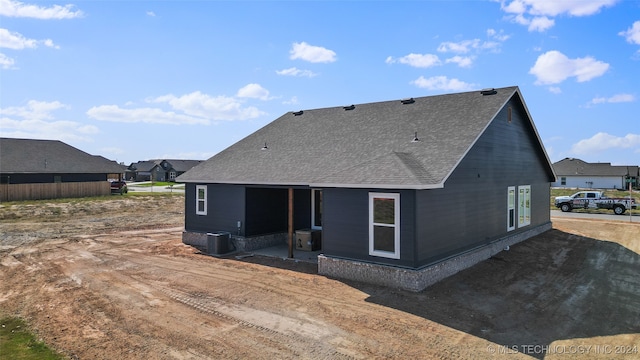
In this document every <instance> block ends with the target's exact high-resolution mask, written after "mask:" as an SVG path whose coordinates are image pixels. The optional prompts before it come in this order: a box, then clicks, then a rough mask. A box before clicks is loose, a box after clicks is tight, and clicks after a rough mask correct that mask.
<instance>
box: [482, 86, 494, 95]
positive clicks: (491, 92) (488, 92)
mask: <svg viewBox="0 0 640 360" xmlns="http://www.w3.org/2000/svg"><path fill="white" fill-rule="evenodd" d="M497 93H498V91H496V89H494V88H486V89H482V90H480V94H482V95H494V94H497Z"/></svg>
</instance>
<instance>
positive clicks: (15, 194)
mask: <svg viewBox="0 0 640 360" xmlns="http://www.w3.org/2000/svg"><path fill="white" fill-rule="evenodd" d="M109 194H111V186H110V185H109V182H108V181H91V182H68V183H48V184H0V201H21V200H41V199H57V198H73V197H85V196H101V195H109Z"/></svg>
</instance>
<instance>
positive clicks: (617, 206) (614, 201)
mask: <svg viewBox="0 0 640 360" xmlns="http://www.w3.org/2000/svg"><path fill="white" fill-rule="evenodd" d="M554 204H555V206H556V207H557V208H559V209H560V210H562V211H563V212H568V211H571V210H572V209H609V210H613V212H614V213H615V214H616V215H622V214H624V212H625V211H627V209H635V208H636V207H637V205H636V201H635V199H633V198H631V197H628V198H608V197H606V196H604V195H602V191H580V192H577V193H575V194H573V195H571V196H556V198H555V199H554Z"/></svg>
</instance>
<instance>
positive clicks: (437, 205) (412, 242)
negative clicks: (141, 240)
mask: <svg viewBox="0 0 640 360" xmlns="http://www.w3.org/2000/svg"><path fill="white" fill-rule="evenodd" d="M178 180H179V181H181V182H185V183H187V184H186V193H185V196H186V198H185V230H184V233H183V242H184V243H186V244H194V245H195V244H202V242H203V241H206V237H207V236H209V235H207V234H208V233H210V234H214V233H221V232H228V233H230V234H231V238H232V241H233V244H234V245H235V247H236V248H237V249H239V250H251V249H254V248H255V247H259V246H267V245H271V244H273V243H279V242H288V243H289V249H291V246H292V245H291V242H292V232H293V231H297V230H301V229H303V230H306V229H318V230H321V252H322V254H321V255H319V256H318V272H319V273H320V274H323V275H327V276H331V277H335V278H343V279H351V280H356V281H363V282H369V283H376V284H381V285H387V286H394V287H399V288H403V289H408V290H413V291H420V290H422V289H424V288H426V287H427V286H429V285H431V284H433V283H434V282H436V281H438V280H440V279H442V278H444V277H446V276H449V275H451V274H453V273H455V272H457V271H459V270H461V269H464V268H467V267H469V266H472V265H473V264H475V263H477V262H479V261H482V260H484V259H487V258H489V257H490V256H493V255H494V254H496V253H497V252H500V251H502V250H503V249H505V248H507V247H508V246H510V245H513V244H515V243H517V242H520V241H522V240H525V239H527V238H529V237H532V236H535V235H537V234H540V233H542V232H544V231H547V230H549V229H550V228H551V221H550V215H549V196H550V184H551V182H553V181H555V174H554V172H553V167H552V166H551V162H550V161H549V158H548V156H547V153H546V151H545V149H544V147H543V144H542V141H541V140H540V136H539V134H538V132H537V130H536V128H535V126H534V123H533V121H532V118H531V115H530V114H529V110H528V109H527V106H526V105H525V102H524V99H523V97H522V94H521V92H520V89H519V88H518V87H517V86H513V87H505V88H499V89H485V90H482V91H472V92H463V93H455V94H446V95H437V96H428V97H418V98H408V99H402V100H400V99H399V100H392V101H383V102H374V103H367V104H358V105H348V106H338V107H329V108H321V109H313V110H304V111H296V112H289V113H286V114H284V115H282V116H281V117H280V118H278V119H276V120H275V121H273V122H271V123H269V124H267V125H266V126H264V127H263V128H261V129H259V130H257V131H256V132H254V133H253V134H251V135H249V136H247V137H246V138H244V139H242V140H240V141H239V142H237V143H235V144H233V145H232V146H230V147H229V148H227V149H225V150H223V151H222V152H220V153H218V154H217V155H215V156H213V157H212V158H210V159H209V160H207V161H205V162H203V163H202V164H200V165H198V166H196V167H194V168H192V169H191V170H189V171H187V172H186V173H184V174H183V175H181V176H180V177H178ZM290 256H291V250H290Z"/></svg>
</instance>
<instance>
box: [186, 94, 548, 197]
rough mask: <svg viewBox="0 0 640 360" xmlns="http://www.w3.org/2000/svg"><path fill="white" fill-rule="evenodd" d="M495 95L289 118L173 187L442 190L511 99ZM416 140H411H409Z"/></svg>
mask: <svg viewBox="0 0 640 360" xmlns="http://www.w3.org/2000/svg"><path fill="white" fill-rule="evenodd" d="M496 90H497V91H496V92H495V93H492V94H491V95H483V94H482V93H481V92H480V91H474V92H465V93H456V94H447V95H437V96H428V97H420V98H415V99H413V102H407V103H405V102H404V101H400V100H395V101H384V102H377V103H368V104H360V105H355V106H354V107H342V106H340V107H331V108H322V109H314V110H305V111H302V112H298V113H293V112H289V113H286V114H284V115H283V116H281V117H280V118H278V119H276V120H274V121H273V122H271V123H269V124H267V125H266V126H265V127H263V128H261V129H259V130H258V131H256V132H254V133H253V134H251V135H249V136H247V137H246V138H244V139H242V140H240V141H239V142H237V143H236V144H234V145H232V146H230V147H229V148H227V149H225V150H224V151H222V152H220V153H219V154H217V155H215V156H213V157H212V158H211V159H209V160H207V161H206V162H204V163H202V164H200V165H198V166H196V167H194V168H193V169H191V170H189V171H187V172H186V173H185V174H183V175H181V176H180V177H179V178H178V180H179V181H184V182H212V183H244V184H280V185H296V184H302V185H311V186H325V187H326V186H349V187H357V186H361V187H369V186H372V187H373V186H375V187H380V188H436V187H443V186H444V182H445V180H446V179H447V177H448V176H449V175H450V174H451V173H452V171H453V170H454V169H455V167H456V166H457V164H458V163H459V162H460V161H461V159H462V158H463V157H464V155H465V154H466V153H467V152H468V151H469V149H470V148H471V147H472V146H473V144H474V143H475V142H476V141H477V139H478V138H479V137H480V135H481V134H482V133H483V131H484V130H485V129H486V128H487V126H488V125H489V124H490V123H491V121H492V120H493V118H494V117H495V116H496V114H497V113H498V112H499V111H500V110H501V109H502V107H503V106H504V105H505V104H506V103H507V102H508V101H509V99H511V98H512V97H513V96H514V95H515V94H519V90H518V88H517V87H507V88H501V89H496ZM519 99H521V98H520V97H519ZM525 108H526V107H525ZM533 129H534V131H535V128H533ZM416 135H417V137H418V139H419V141H412V140H413V139H414V137H415V136H416ZM536 136H537V134H536ZM538 139H539V138H538ZM265 145H266V149H264V150H262V149H263V148H265ZM540 146H541V147H542V145H540ZM542 149H543V148H542ZM543 153H544V149H543ZM545 155H546V153H545ZM549 168H551V166H550V165H549ZM550 172H551V173H552V170H550Z"/></svg>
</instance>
